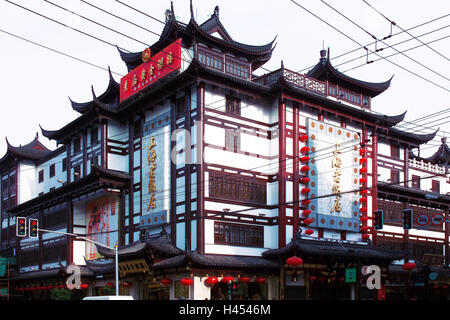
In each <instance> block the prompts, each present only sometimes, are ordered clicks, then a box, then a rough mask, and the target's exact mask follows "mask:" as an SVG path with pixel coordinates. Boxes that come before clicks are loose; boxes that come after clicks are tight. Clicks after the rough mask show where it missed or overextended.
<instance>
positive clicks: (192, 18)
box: [189, 0, 195, 21]
mask: <svg viewBox="0 0 450 320" xmlns="http://www.w3.org/2000/svg"><path fill="white" fill-rule="evenodd" d="M189 2H190V4H189V7H190V9H191V20H192V21H195V18H194V8H193V7H192V0H189Z"/></svg>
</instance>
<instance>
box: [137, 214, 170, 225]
mask: <svg viewBox="0 0 450 320" xmlns="http://www.w3.org/2000/svg"><path fill="white" fill-rule="evenodd" d="M165 223H167V211H166V210H162V211H158V212H153V213H150V214H146V215H143V216H142V217H141V226H142V227H144V228H148V227H156V226H159V225H162V224H165Z"/></svg>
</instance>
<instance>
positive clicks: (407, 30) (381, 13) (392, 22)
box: [362, 0, 450, 61]
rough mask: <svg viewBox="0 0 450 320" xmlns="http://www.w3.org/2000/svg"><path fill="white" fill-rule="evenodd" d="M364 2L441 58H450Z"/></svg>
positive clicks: (364, 0)
mask: <svg viewBox="0 0 450 320" xmlns="http://www.w3.org/2000/svg"><path fill="white" fill-rule="evenodd" d="M362 1H363V2H364V3H365V4H367V5H368V6H369V7H371V8H372V9H373V10H375V11H376V12H377V13H378V14H379V15H381V16H382V17H383V18H385V19H386V20H387V21H389V22H390V23H391V24H392V25H394V26H396V27H397V28H399V29H400V30H402V31H403V32H406V33H407V34H408V35H409V36H411V37H413V38H414V39H416V40H417V41H419V42H420V43H422V44H423V45H425V46H426V47H427V48H428V49H430V50H431V51H433V52H435V53H437V54H438V55H439V56H441V57H442V58H444V59H446V60H447V61H450V59H449V58H448V57H446V56H444V55H443V54H441V53H440V52H438V51H437V50H435V49H433V48H432V47H430V46H429V45H428V44H425V43H423V42H422V40H420V39H418V38H417V37H415V36H414V35H412V34H411V33H409V32H408V30H405V29H403V28H402V27H400V26H399V25H398V24H397V23H395V22H394V21H393V20H391V19H389V18H388V17H386V16H385V15H384V14H382V13H381V12H380V11H379V10H377V9H375V7H373V6H372V5H371V4H370V3H368V2H367V1H366V0H362Z"/></svg>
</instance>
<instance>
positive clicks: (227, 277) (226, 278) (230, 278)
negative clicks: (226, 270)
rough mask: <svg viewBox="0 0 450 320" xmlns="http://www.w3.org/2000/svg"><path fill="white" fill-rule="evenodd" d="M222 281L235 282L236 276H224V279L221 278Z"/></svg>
mask: <svg viewBox="0 0 450 320" xmlns="http://www.w3.org/2000/svg"><path fill="white" fill-rule="evenodd" d="M220 281H221V282H225V283H231V282H234V277H231V276H226V277H223V278H222V280H220Z"/></svg>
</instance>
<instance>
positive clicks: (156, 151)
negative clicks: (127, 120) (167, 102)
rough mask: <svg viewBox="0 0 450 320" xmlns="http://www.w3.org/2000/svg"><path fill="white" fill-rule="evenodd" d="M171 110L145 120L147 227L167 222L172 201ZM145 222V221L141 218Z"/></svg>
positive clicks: (143, 161)
mask: <svg viewBox="0 0 450 320" xmlns="http://www.w3.org/2000/svg"><path fill="white" fill-rule="evenodd" d="M169 149H170V112H167V113H164V114H161V115H159V116H157V117H155V118H153V119H150V120H149V121H147V122H146V123H144V136H143V138H142V217H143V220H144V221H145V222H146V223H145V224H146V225H147V226H156V225H161V224H164V223H167V222H168V221H167V212H168V211H169V203H170V152H169ZM141 222H142V220H141Z"/></svg>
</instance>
